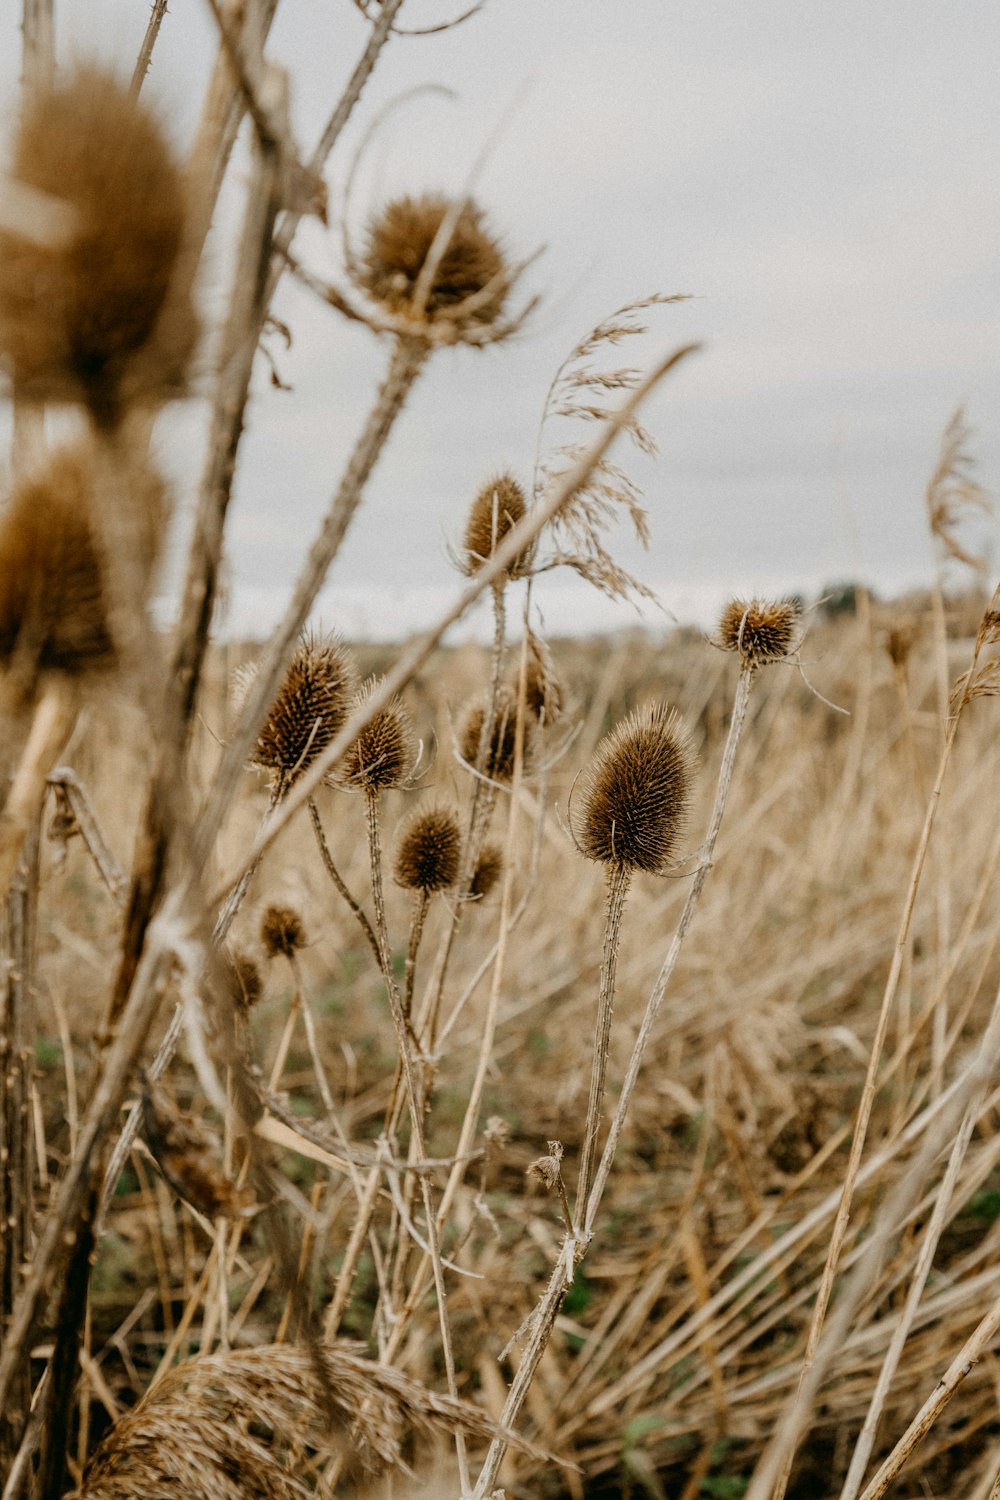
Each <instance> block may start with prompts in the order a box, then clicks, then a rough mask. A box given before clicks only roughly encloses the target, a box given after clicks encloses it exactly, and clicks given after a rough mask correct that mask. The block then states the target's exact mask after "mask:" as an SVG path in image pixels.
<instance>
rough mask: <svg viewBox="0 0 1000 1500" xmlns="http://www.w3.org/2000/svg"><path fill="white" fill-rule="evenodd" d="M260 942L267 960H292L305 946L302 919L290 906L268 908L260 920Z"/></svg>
mask: <svg viewBox="0 0 1000 1500" xmlns="http://www.w3.org/2000/svg"><path fill="white" fill-rule="evenodd" d="M260 940H261V943H262V944H263V947H264V952H265V953H266V954H267V956H268V958H277V956H278V954H279V953H283V954H284V955H285V957H286V958H293V957H294V956H295V954H296V953H298V951H299V949H300V948H301V947H303V946H304V945H305V940H306V939H305V932H304V930H303V926H302V918H301V917H300V916H299V914H298V912H297V911H296V910H295V908H294V907H292V906H269V907H268V908H267V910H266V911H265V912H264V915H263V916H262V917H261V920H260Z"/></svg>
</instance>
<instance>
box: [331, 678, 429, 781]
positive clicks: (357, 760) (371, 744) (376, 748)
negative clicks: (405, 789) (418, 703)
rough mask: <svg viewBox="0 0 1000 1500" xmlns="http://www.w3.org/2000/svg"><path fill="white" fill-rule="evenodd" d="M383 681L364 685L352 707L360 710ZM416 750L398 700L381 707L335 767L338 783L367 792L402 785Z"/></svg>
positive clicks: (407, 717)
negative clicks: (338, 765) (337, 766)
mask: <svg viewBox="0 0 1000 1500" xmlns="http://www.w3.org/2000/svg"><path fill="white" fill-rule="evenodd" d="M382 682H383V679H382V678H380V677H376V678H372V679H371V681H370V682H368V683H366V684H365V687H364V689H363V690H362V692H361V693H360V694H359V695H358V697H357V699H356V700H355V702H354V704H353V705H352V707H353V708H354V709H358V708H363V707H364V705H365V703H366V702H367V701H369V700H370V699H371V697H372V695H373V694H374V693H376V692H378V690H379V689H380V688H381V686H382ZM415 759H416V750H415V747H414V736H413V726H412V724H411V722H410V715H409V714H408V713H407V711H406V709H405V708H404V707H403V705H402V703H401V702H400V700H399V699H398V698H393V699H392V701H391V702H390V703H387V704H386V706H385V708H380V709H379V711H378V713H377V714H375V716H374V718H372V719H371V720H370V721H369V723H368V724H366V725H365V727H364V729H362V731H361V733H360V734H359V735H358V737H357V739H356V740H355V741H354V744H353V745H352V746H351V748H350V749H349V750H348V752H347V754H346V755H345V756H344V759H343V762H342V764H341V766H340V767H339V768H338V774H337V782H338V784H339V785H341V786H351V787H357V788H359V789H363V790H365V791H369V792H385V791H388V790H389V789H390V788H391V787H397V786H402V784H403V783H404V782H405V781H406V780H407V778H408V777H409V776H410V774H411V772H412V771H413V766H414V761H415Z"/></svg>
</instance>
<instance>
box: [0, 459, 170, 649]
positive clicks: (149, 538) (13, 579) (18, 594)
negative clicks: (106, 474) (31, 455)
mask: <svg viewBox="0 0 1000 1500" xmlns="http://www.w3.org/2000/svg"><path fill="white" fill-rule="evenodd" d="M99 473H100V470H99V465H98V460H97V454H96V452H95V449H94V447H93V445H92V444H91V443H90V442H82V443H78V444H77V445H75V446H73V447H67V448H60V449H56V450H55V451H54V452H53V453H51V454H50V455H49V456H48V457H47V458H46V460H45V463H44V465H43V466H42V467H41V468H40V469H38V470H37V471H36V472H35V473H33V474H29V475H28V476H27V477H25V478H24V479H22V480H21V481H20V482H19V483H18V484H17V485H16V487H15V488H14V490H13V492H12V493H11V495H10V497H9V499H8V502H7V506H6V508H5V510H4V511H3V514H2V518H0V660H2V661H4V662H11V661H12V660H13V659H14V658H16V659H17V665H18V668H19V669H21V670H25V671H28V670H29V669H31V670H37V671H57V672H65V673H68V674H70V675H79V674H81V673H84V672H88V671H93V670H96V669H99V668H104V667H112V666H113V665H114V664H115V649H114V643H113V640H112V634H111V627H110V624H109V605H108V599H107V591H106V587H105V577H106V573H105V562H104V560H103V559H102V557H101V555H100V548H99V544H98V540H97V536H96V533H95V524H94V521H93V519H92V518H93V515H94V508H95V506H96V505H97V504H99V503H100V502H101V499H102V497H101V495H100V493H99V490H100V480H99ZM127 479H128V490H129V500H130V503H131V504H134V506H135V508H136V515H137V518H138V522H139V524H138V526H137V527H136V536H137V539H138V543H139V548H140V555H139V556H137V557H136V558H134V561H135V562H136V563H138V564H139V565H140V566H141V568H142V571H143V573H144V575H145V576H146V577H147V578H148V577H149V575H150V574H151V572H152V568H153V564H154V562H155V558H156V553H157V548H158V544H159V539H160V533H161V529H162V525H163V521H164V518H165V513H166V496H165V491H164V487H163V484H162V482H161V481H160V479H159V478H158V477H157V475H156V474H155V473H154V472H153V471H152V470H151V469H149V468H147V467H145V466H139V465H138V464H133V465H132V466H131V470H130V472H129V474H128V476H127Z"/></svg>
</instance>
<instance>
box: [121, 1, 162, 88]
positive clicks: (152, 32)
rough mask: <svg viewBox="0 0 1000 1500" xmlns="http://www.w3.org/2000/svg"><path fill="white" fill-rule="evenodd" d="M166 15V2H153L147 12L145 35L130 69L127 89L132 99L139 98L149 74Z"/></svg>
mask: <svg viewBox="0 0 1000 1500" xmlns="http://www.w3.org/2000/svg"><path fill="white" fill-rule="evenodd" d="M166 13H167V0H153V4H152V6H151V8H150V12H149V20H148V21H147V22H146V34H145V36H144V37H143V39H142V46H141V47H140V48H139V55H138V57H137V58H136V60H135V67H134V68H133V69H132V81H131V83H130V84H129V88H130V90H131V92H132V97H133V99H137V98H138V97H139V90H140V89H141V88H142V85H143V81H144V79H145V77H146V74H147V73H148V72H149V65H150V63H151V62H152V60H153V48H154V47H155V46H156V38H157V37H158V36H159V34H160V27H161V26H162V25H163V18H164V16H165V15H166Z"/></svg>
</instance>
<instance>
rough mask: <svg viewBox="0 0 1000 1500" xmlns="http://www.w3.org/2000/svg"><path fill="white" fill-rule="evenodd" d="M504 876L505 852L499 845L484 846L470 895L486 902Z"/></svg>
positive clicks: (473, 877) (474, 874) (473, 876)
mask: <svg viewBox="0 0 1000 1500" xmlns="http://www.w3.org/2000/svg"><path fill="white" fill-rule="evenodd" d="M502 874H503V850H502V849H501V847H500V845H499V844H496V843H489V844H484V845H483V847H482V850H481V852H480V855H479V858H478V859H477V860H476V868H475V870H474V871H473V872H472V882H471V884H470V886H469V895H470V896H472V898H473V899H474V900H478V901H484V900H485V899H486V897H487V896H488V895H489V894H490V891H492V890H493V888H494V886H495V885H496V883H497V881H498V880H499V879H500V876H501V875H502Z"/></svg>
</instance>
